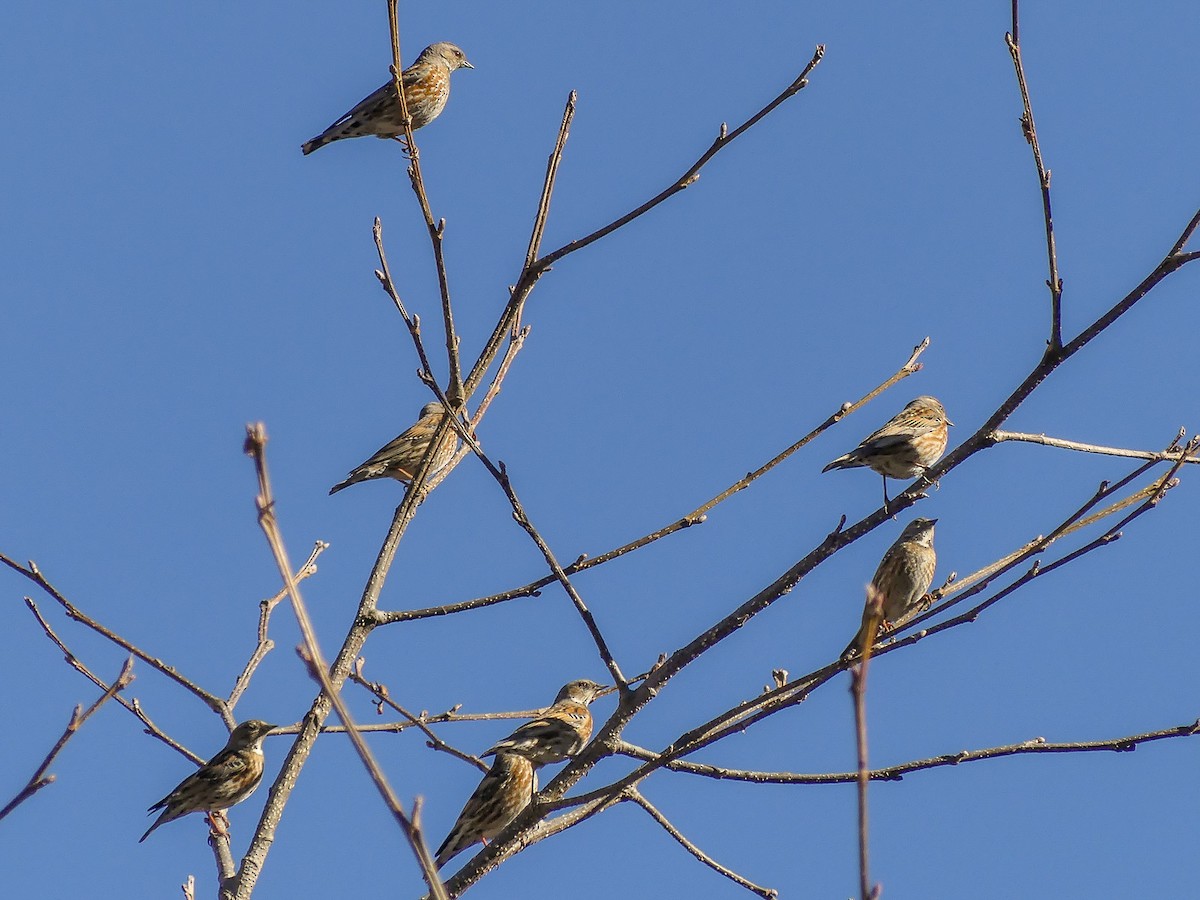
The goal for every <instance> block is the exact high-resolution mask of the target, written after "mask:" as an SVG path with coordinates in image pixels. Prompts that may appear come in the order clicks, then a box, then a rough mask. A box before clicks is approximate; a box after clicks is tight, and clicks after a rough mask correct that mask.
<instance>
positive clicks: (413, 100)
mask: <svg viewBox="0 0 1200 900" xmlns="http://www.w3.org/2000/svg"><path fill="white" fill-rule="evenodd" d="M473 68H475V67H474V66H473V65H471V63H470V62H468V61H467V57H466V54H465V53H463V52H462V50H460V49H459V48H458V47H456V46H455V45H454V44H451V43H450V42H448V41H439V42H438V43H436V44H431V45H430V46H428V47H426V48H425V49H424V50H422V51H421V55H420V56H418V57H417V60H416V62H414V63H413V64H412V65H411V66H409V67H408V68H407V69H405V70H404V71H403V72H401V73H400V82H401V84H402V85H403V86H404V102H405V104H406V105H407V106H408V115H409V117H410V118H411V119H412V130H413V131H416V130H417V129H418V128H423V127H424V126H426V125H428V124H429V123H430V122H432V121H433V120H434V119H436V118H437V117H438V116H439V115H441V113H442V110H443V109H445V108H446V101H447V100H448V99H450V73H451V72H453V71H454V70H455V69H473ZM403 118H404V116H403V113H402V111H401V109H400V98H399V97H398V96H397V95H396V82H395V81H394V80H393V79H390V78H389V79H388V82H387V84H385V85H383V86H382V87H380V88H379V89H378V90H377V91H375V92H374V93H373V94H371V95H370V96H369V97H367V98H366V99H365V100H362V101H360V102H359V103H358V105H356V106H355V107H354V108H353V109H352V110H350V112H348V113H346V114H345V115H344V116H342V117H341V118H340V119H338V120H337V121H336V122H334V123H333V124H332V125H330V126H329V127H328V128H326V129H325V130H324V131H322V132H321V133H320V134H318V135H317V136H316V137H314V138H311V139H310V140H307V141H305V142H304V143H303V144H301V145H300V151H301V152H302V153H303V154H304V155H305V156H307V155H308V154H310V153H312V152H313V151H314V150H320V149H321V148H322V147H324V146H325V145H326V144H330V143H333V142H334V141H340V140H343V139H344V138H353V137H363V136H364V135H368V134H373V135H375V136H376V137H379V138H392V137H398V136H399V135H402V134H404V126H403V124H402V120H403Z"/></svg>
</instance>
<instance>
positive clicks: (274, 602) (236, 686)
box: [225, 541, 329, 712]
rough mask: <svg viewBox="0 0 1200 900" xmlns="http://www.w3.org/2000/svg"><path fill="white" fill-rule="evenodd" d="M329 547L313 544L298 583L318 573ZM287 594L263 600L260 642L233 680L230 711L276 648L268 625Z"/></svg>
mask: <svg viewBox="0 0 1200 900" xmlns="http://www.w3.org/2000/svg"><path fill="white" fill-rule="evenodd" d="M328 549H329V544H327V543H326V542H325V541H317V542H316V543H315V544H314V545H313V551H312V553H310V554H309V555H308V559H307V560H305V562H304V565H302V566H301V567H300V571H298V572H297V573H296V575H295V580H296V583H297V584H299V583H300V582H301V581H303V580H304V579H305V578H308V577H309V576H310V575H314V574H316V571H317V557H318V556H320V555H321V554H322V553H324V552H325V551H326V550H328ZM286 596H287V588H286V587H285V588H283V590H281V591H280V592H279V593H277V594H276V595H275V596H274V597H271V598H270V599H269V600H263V601H262V602H261V603H259V605H258V607H259V610H258V642H257V643H256V644H255V646H254V652H252V653H251V654H250V658H249V659H248V660H246V665H245V666H244V667H243V668H242V671H241V674H240V675H238V677H237V679H236V680H235V681H234V682H233V689H232V690H231V691H230V692H229V699H228V700H227V701H225V702H226V703H227V704H228V705H229V710H230V712H232V711H233V708H234V707H235V706H237V702H238V700H240V699H241V698H242V694H243V693H245V691H246V688H248V687H249V686H250V679H251V678H252V677H253V675H254V672H255V670H256V669H258V666H259V664H260V663H261V662H262V661H263V660H264V659H265V658H266V656H267V654H268V653H270V652H271V651H272V650H273V649H275V642H274V641H273V640H271V639H270V638H269V637H267V625H268V623H269V622H270V620H271V613H272V612H273V611H274V610H275V607H276V606H278V605H279V604H280V602H281V601H282V600H283V598H284V597H286Z"/></svg>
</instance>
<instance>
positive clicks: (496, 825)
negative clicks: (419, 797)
mask: <svg viewBox="0 0 1200 900" xmlns="http://www.w3.org/2000/svg"><path fill="white" fill-rule="evenodd" d="M536 791H537V772H535V771H534V767H533V763H531V762H530V761H529V760H528V759H526V758H525V757H524V756H521V755H520V754H517V753H497V754H496V761H495V762H493V763H492V767H491V768H490V769H489V770H488V772H487V774H486V775H484V776H483V780H482V781H481V782H479V786H478V787H477V788H475V792H474V793H473V794H471V796H470V798H469V799H468V800H467V803H466V805H465V806H464V807H463V809H462V812H460V813H459V814H458V820H457V821H456V822H455V823H454V827H453V828H451V829H450V833H449V834H448V835H446V839H445V840H444V841H442V845H441V846H440V847H438V849H437V858H436V864H437V867H438V868H439V869H440V868H441V867H442V866H444V865H445V864H446V863H448V862H449V861H450V860H451V859H452V858H453V857H455V856H457V855H458V854H459V853H461V852H462V851H463V850H466V849H467V848H468V847H470V846H471V845H472V844H478V843H484V844H486V843H487V842H488V841H490V840H491V839H492V838H494V837H495V836H496V835H498V834H499V833H500V832H501V831H503V830H504V826H505V825H507V824H508V823H509V822H511V821H512V820H513V819H515V818H516V817H517V815H518V814H519V813H520V812H521V810H523V809H524V808H525V807H526V806H528V805H529V801H530V800H531V799H532V798H533V795H534V793H535V792H536Z"/></svg>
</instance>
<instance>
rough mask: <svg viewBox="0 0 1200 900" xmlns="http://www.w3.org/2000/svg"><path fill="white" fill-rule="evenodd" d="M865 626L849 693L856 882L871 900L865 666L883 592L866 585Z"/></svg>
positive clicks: (879, 619) (865, 899) (880, 617)
mask: <svg viewBox="0 0 1200 900" xmlns="http://www.w3.org/2000/svg"><path fill="white" fill-rule="evenodd" d="M864 618H865V620H866V622H867V627H865V628H864V629H863V631H862V635H863V636H862V642H861V643H862V646H861V647H859V654H860V659H861V661H860V662H859V664H858V665H856V666H854V668H852V669H851V670H850V696H851V698H853V701H854V746H855V749H856V751H857V753H858V772H857V773H856V774H857V776H858V777H857V778H856V779H855V781H856V782H857V785H858V791H857V795H858V884H859V896H860V897H861V898H862V900H871V898H872V897H873V896H875V895H876V893H877V892H876V891H874V890H872V888H871V863H870V860H871V854H870V849H869V848H870V840H869V839H870V820H869V816H868V806H867V786H868V784H869V783H870V772H871V767H870V765H869V763H868V751H867V669H868V666H870V664H871V647H872V645H873V644H874V641H873V640H872V638H873V636H874V634H875V631H876V630H877V628H878V625H877V624H876V625H875V626H874V627H871V626H872V623H878V622H882V621H883V592H882V591H879V590H877V589H876V588H875V586H874V585H868V586H867V615H866V616H865V617H864Z"/></svg>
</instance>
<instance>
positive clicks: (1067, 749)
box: [617, 719, 1200, 784]
mask: <svg viewBox="0 0 1200 900" xmlns="http://www.w3.org/2000/svg"><path fill="white" fill-rule="evenodd" d="M1196 735H1200V719H1197V720H1196V721H1195V722H1190V723H1188V724H1185V725H1174V726H1171V727H1169V728H1161V729H1158V730H1157V731H1144V732H1142V733H1140V734H1129V735H1124V736H1122V737H1116V738H1107V739H1104V740H1098V741H1064V742H1051V741H1047V740H1046V739H1045V738H1044V737H1036V738H1031V739H1030V740H1027V741H1019V742H1017V743H1015V744H1004V745H1002V746H999V747H987V748H984V749H981V750H960V751H958V752H956V753H943V754H941V755H939V756H931V757H927V758H925V759H914V760H911V761H909V762H903V763H897V764H896V765H894V766H884V767H883V768H879V769H871V770H870V772H869V773H868V774H869V776H870V779H871V781H901V780H903V778H904V776H905V775H908V774H910V773H912V772H922V771H924V770H926V769H937V768H941V767H944V766H957V765H961V764H963V763H969V762H979V761H981V760H987V759H1001V758H1003V757H1006V756H1020V755H1022V754H1027V753H1096V752H1100V751H1108V752H1117V753H1120V752H1125V751H1131V750H1134V749H1136V748H1137V746H1138V745H1139V744H1149V743H1153V742H1155V741H1162V740H1168V739H1171V738H1181V737H1195V736H1196ZM617 752H618V753H620V754H621V755H622V756H628V757H631V758H633V759H640V760H644V761H647V762H649V761H653V760H654V759H656V758H657V757H658V754H657V753H655V752H654V751H653V750H648V749H646V748H645V747H639V746H637V745H635V744H628V743H624V742H622V744H621V745H620V747H619V748H618V750H617ZM666 767H667V768H668V769H670V770H672V771H674V772H683V773H686V774H688V775H697V776H700V777H703V778H713V779H716V780H718V781H744V782H747V783H750V784H854V783H856V782H857V781H858V778H859V773H858V772H857V771H855V772H829V773H820V774H805V773H800V772H761V771H755V770H752V769H730V768H726V767H723V766H714V765H708V764H707V763H695V762H690V761H688V760H674V761H672V762H669V763H667V766H666Z"/></svg>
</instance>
